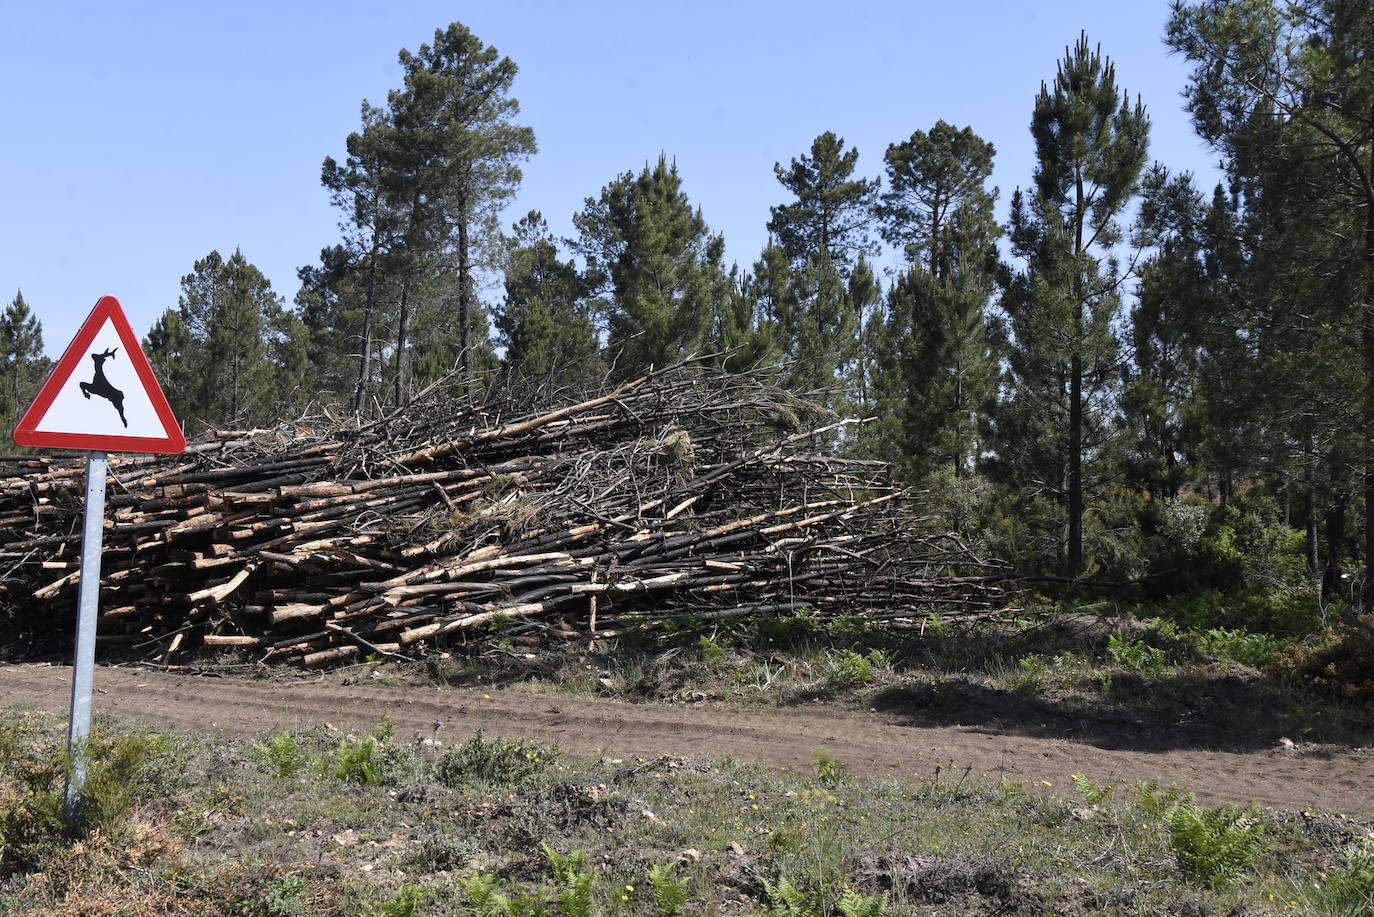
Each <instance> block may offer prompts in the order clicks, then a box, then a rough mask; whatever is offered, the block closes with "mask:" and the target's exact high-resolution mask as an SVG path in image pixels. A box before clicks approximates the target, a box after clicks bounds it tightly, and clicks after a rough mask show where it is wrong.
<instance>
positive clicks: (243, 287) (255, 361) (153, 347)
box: [144, 250, 304, 426]
mask: <svg viewBox="0 0 1374 917" xmlns="http://www.w3.org/2000/svg"><path fill="white" fill-rule="evenodd" d="M282 312H283V310H282V303H281V299H280V297H278V296H277V294H276V293H274V292H273V291H272V285H271V283H270V282H269V281H268V280H267V278H266V277H264V276H263V274H262V272H261V271H259V270H258V269H257V268H256V267H255V266H253V265H252V264H251V263H249V262H248V260H247V259H246V258H245V257H244V256H243V253H242V252H241V251H238V250H235V251H234V254H233V255H231V256H230V257H229V258H228V259H227V260H226V259H225V258H223V257H222V256H221V255H220V253H219V252H218V251H212V252H210V254H208V255H206V256H205V257H204V258H202V259H200V260H199V261H197V262H196V263H195V265H194V266H193V268H192V271H191V273H190V274H187V275H186V276H185V277H183V278H182V279H181V297H180V299H179V301H178V307H177V310H176V312H175V313H172V312H171V311H170V310H169V311H168V313H165V314H164V315H163V316H162V317H161V318H160V319H159V321H158V322H157V323H156V324H155V325H154V326H153V329H152V330H151V331H150V332H149V335H148V338H147V339H146V340H145V341H144V346H145V348H146V349H147V350H148V351H151V352H153V353H155V354H157V357H156V366H155V368H156V369H158V370H161V371H162V373H163V374H162V376H161V378H163V379H164V381H166V382H167V384H168V388H169V389H170V392H169V396H173V397H175V399H177V400H180V401H181V402H182V403H181V404H180V405H178V404H176V402H175V401H174V402H173V404H174V407H175V408H176V409H178V410H179V411H181V412H182V417H183V419H185V420H188V421H189V422H191V423H193V424H196V425H200V426H226V425H228V426H242V425H248V424H255V423H260V422H263V421H266V420H269V419H273V418H274V417H275V415H276V414H277V412H278V411H279V410H280V409H281V407H282V406H283V405H284V404H288V403H290V402H291V401H292V400H293V399H294V398H296V397H298V396H299V394H300V393H299V392H296V391H292V390H291V389H289V388H286V387H285V386H284V385H283V383H284V382H285V383H286V384H288V385H289V384H290V380H292V379H293V378H294V379H300V378H302V377H303V374H304V369H303V367H302V366H301V365H300V364H301V362H302V357H303V349H304V343H303V341H299V340H297V341H292V342H289V343H288V342H287V341H285V340H282V339H281V336H283V335H296V334H300V333H302V331H303V329H302V328H300V327H299V326H297V325H295V324H293V323H292V322H290V321H289V320H287V319H285V318H284V317H283V316H282ZM274 339H275V340H274ZM274 348H275V350H276V351H277V353H278V354H279V355H281V356H284V357H285V358H287V359H289V360H291V361H292V362H291V363H290V364H288V365H283V366H274V364H273V362H272V360H271V353H272V350H273V349H274ZM279 371H281V375H280V376H279V374H278V373H279ZM283 376H284V378H283Z"/></svg>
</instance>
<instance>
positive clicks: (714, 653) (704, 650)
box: [697, 634, 725, 671]
mask: <svg viewBox="0 0 1374 917" xmlns="http://www.w3.org/2000/svg"><path fill="white" fill-rule="evenodd" d="M697 647H698V648H699V649H700V650H701V656H702V658H703V659H705V660H706V665H707V666H708V667H709V668H710V669H711V670H712V671H715V670H716V669H717V668H719V666H720V664H721V663H722V662H723V661H724V660H725V647H723V646H721V645H720V643H719V642H717V640H716V638H715V636H714V635H708V634H702V635H701V636H700V637H698V638H697Z"/></svg>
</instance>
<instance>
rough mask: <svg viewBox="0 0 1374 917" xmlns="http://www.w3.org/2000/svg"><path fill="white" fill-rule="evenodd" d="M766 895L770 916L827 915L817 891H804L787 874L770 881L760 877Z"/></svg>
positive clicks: (821, 916)
mask: <svg viewBox="0 0 1374 917" xmlns="http://www.w3.org/2000/svg"><path fill="white" fill-rule="evenodd" d="M759 884H760V885H762V886H763V894H764V897H765V898H767V899H768V911H767V914H768V917H825V906H824V904H823V902H822V900H821V895H820V893H819V892H816V891H802V890H801V889H800V888H797V886H795V885H793V884H792V880H791V879H789V878H787V876H778V877H777V879H776V880H773V881H769V880H768V879H767V878H765V877H764V876H760V877H759Z"/></svg>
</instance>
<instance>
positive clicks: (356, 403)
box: [353, 244, 377, 414]
mask: <svg viewBox="0 0 1374 917" xmlns="http://www.w3.org/2000/svg"><path fill="white" fill-rule="evenodd" d="M376 302H377V247H376V245H375V244H374V245H373V247H372V254H371V257H370V260H369V263H368V268H367V299H366V301H365V302H364V303H363V346H362V352H361V353H359V354H358V383H357V385H355V386H354V387H353V413H354V414H361V413H362V410H363V400H364V399H365V398H366V396H367V376H368V368H369V366H370V365H371V363H372V310H373V308H374V306H375V305H376Z"/></svg>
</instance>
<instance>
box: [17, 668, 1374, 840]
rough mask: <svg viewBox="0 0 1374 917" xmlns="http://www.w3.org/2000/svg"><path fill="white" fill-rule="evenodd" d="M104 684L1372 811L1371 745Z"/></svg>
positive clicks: (238, 725) (821, 712) (25, 680)
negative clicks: (1257, 744)
mask: <svg viewBox="0 0 1374 917" xmlns="http://www.w3.org/2000/svg"><path fill="white" fill-rule="evenodd" d="M95 684H96V696H95V709H96V711H98V712H102V713H113V714H118V715H121V716H125V717H129V718H131V719H134V720H138V721H140V722H143V723H146V724H147V725H149V726H151V727H155V728H167V727H174V728H182V729H195V730H208V731H214V730H226V731H230V732H238V733H248V734H255V733H267V732H272V731H276V730H280V729H296V728H304V727H308V726H316V725H320V724H323V723H333V724H334V725H336V726H340V727H355V728H358V727H361V728H367V727H370V726H371V725H373V724H375V723H376V722H377V720H379V719H380V718H382V717H384V716H385V717H390V718H391V719H392V720H394V721H395V723H396V728H397V731H398V734H400V735H407V734H410V733H411V732H412V731H413V730H416V729H419V730H423V731H425V732H428V731H429V729H430V728H431V726H432V724H433V723H434V721H435V720H436V719H440V718H441V719H443V721H444V724H445V734H446V735H447V736H448V741H450V742H452V741H453V740H454V739H455V737H458V738H461V737H463V736H465V735H466V734H467V733H469V732H471V731H472V730H474V729H477V728H479V727H480V728H482V729H484V730H486V731H487V732H488V733H492V734H496V735H504V736H507V737H512V738H514V737H521V738H535V739H539V740H541V741H544V742H547V743H551V744H556V745H558V746H560V747H562V748H564V749H567V750H569V751H573V752H578V753H582V754H596V753H598V752H602V753H605V754H608V755H613V756H616V757H624V756H628V755H643V756H646V757H652V756H655V755H661V754H670V755H679V756H684V757H690V758H700V759H706V760H711V759H715V758H719V757H721V756H724V755H729V756H732V757H734V758H737V759H739V760H741V761H751V762H757V763H760V764H764V765H769V766H773V767H781V768H785V769H789V770H799V771H810V770H811V769H812V754H811V753H812V750H813V749H824V750H825V751H827V752H829V753H831V754H834V755H837V756H838V757H840V758H842V759H843V760H844V762H845V763H846V764H847V765H848V767H849V770H850V772H851V773H853V774H856V775H858V776H863V777H892V778H895V779H898V780H904V781H912V780H917V779H922V778H927V777H930V776H931V775H932V774H933V773H934V771H935V767H936V765H943V766H944V767H946V768H949V767H950V766H951V764H952V766H953V769H954V771H955V773H956V774H957V773H962V771H963V769H964V768H965V766H967V765H972V768H973V772H972V776H973V777H974V778H981V776H982V775H984V774H986V775H989V777H990V778H991V779H997V778H998V777H999V776H1002V775H1005V776H1006V777H1008V778H1010V779H1015V780H1024V781H1025V782H1026V783H1027V785H1028V787H1030V788H1034V787H1040V788H1043V787H1044V784H1042V783H1041V781H1048V782H1049V783H1050V784H1051V785H1052V786H1053V788H1054V791H1055V792H1059V793H1065V794H1067V793H1069V792H1071V783H1070V775H1071V774H1074V773H1079V772H1081V773H1084V774H1086V775H1087V776H1089V777H1091V778H1093V779H1095V780H1109V779H1121V780H1125V781H1127V782H1130V781H1135V780H1149V779H1152V778H1158V779H1160V780H1161V781H1162V782H1163V783H1165V784H1168V783H1170V782H1176V783H1178V784H1180V785H1181V786H1184V787H1186V788H1188V789H1191V790H1194V791H1196V792H1197V794H1198V797H1199V799H1201V800H1203V801H1206V802H1211V803H1216V802H1236V803H1248V802H1257V803H1259V804H1260V805H1263V806H1267V807H1270V808H1274V809H1281V810H1287V811H1292V810H1296V809H1313V810H1325V811H1329V812H1343V813H1346V814H1349V815H1356V816H1362V817H1374V754H1371V753H1369V752H1367V751H1355V750H1350V751H1335V752H1322V753H1315V752H1301V751H1287V750H1281V749H1272V750H1264V751H1253V752H1220V751H1208V750H1205V749H1171V750H1168V751H1163V752H1146V751H1132V750H1120V749H1105V748H1099V747H1096V746H1093V745H1089V744H1084V743H1079V742H1071V741H1067V740H1061V739H1045V738H1037V737H1030V736H1018V735H1007V734H1000V733H994V732H990V731H987V730H981V729H975V728H970V727H960V726H941V727H917V726H906V725H899V724H896V723H894V722H892V721H891V719H890V718H889V717H887V716H885V715H883V714H877V713H862V712H857V711H852V710H846V709H842V708H839V707H834V706H806V707H795V708H768V709H764V708H754V707H747V708H746V707H739V706H727V705H715V704H703V705H695V706H668V705H661V704H627V703H622V702H618V701H612V700H606V699H601V698H588V697H569V696H554V695H537V694H527V693H523V692H520V691H516V690H498V689H493V690H492V691H490V692H489V693H488V692H483V691H469V690H463V691H460V690H452V689H437V688H419V687H411V688H394V687H382V686H373V685H357V684H352V685H344V684H342V683H341V682H340V680H338V679H337V678H334V679H331V678H330V677H329V676H325V677H323V678H319V679H297V678H291V679H286V678H277V679H263V680H249V679H236V678H201V677H195V676H187V675H173V674H167V673H162V672H154V671H148V670H143V669H126V668H103V667H102V668H99V669H98V670H97V672H96V682H95ZM70 692H71V670H70V669H69V668H67V667H64V666H50V665H0V706H14V707H33V708H37V709H41V710H48V711H52V712H57V713H61V712H64V711H66V709H67V705H68V703H69V700H70ZM956 779H957V778H956Z"/></svg>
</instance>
